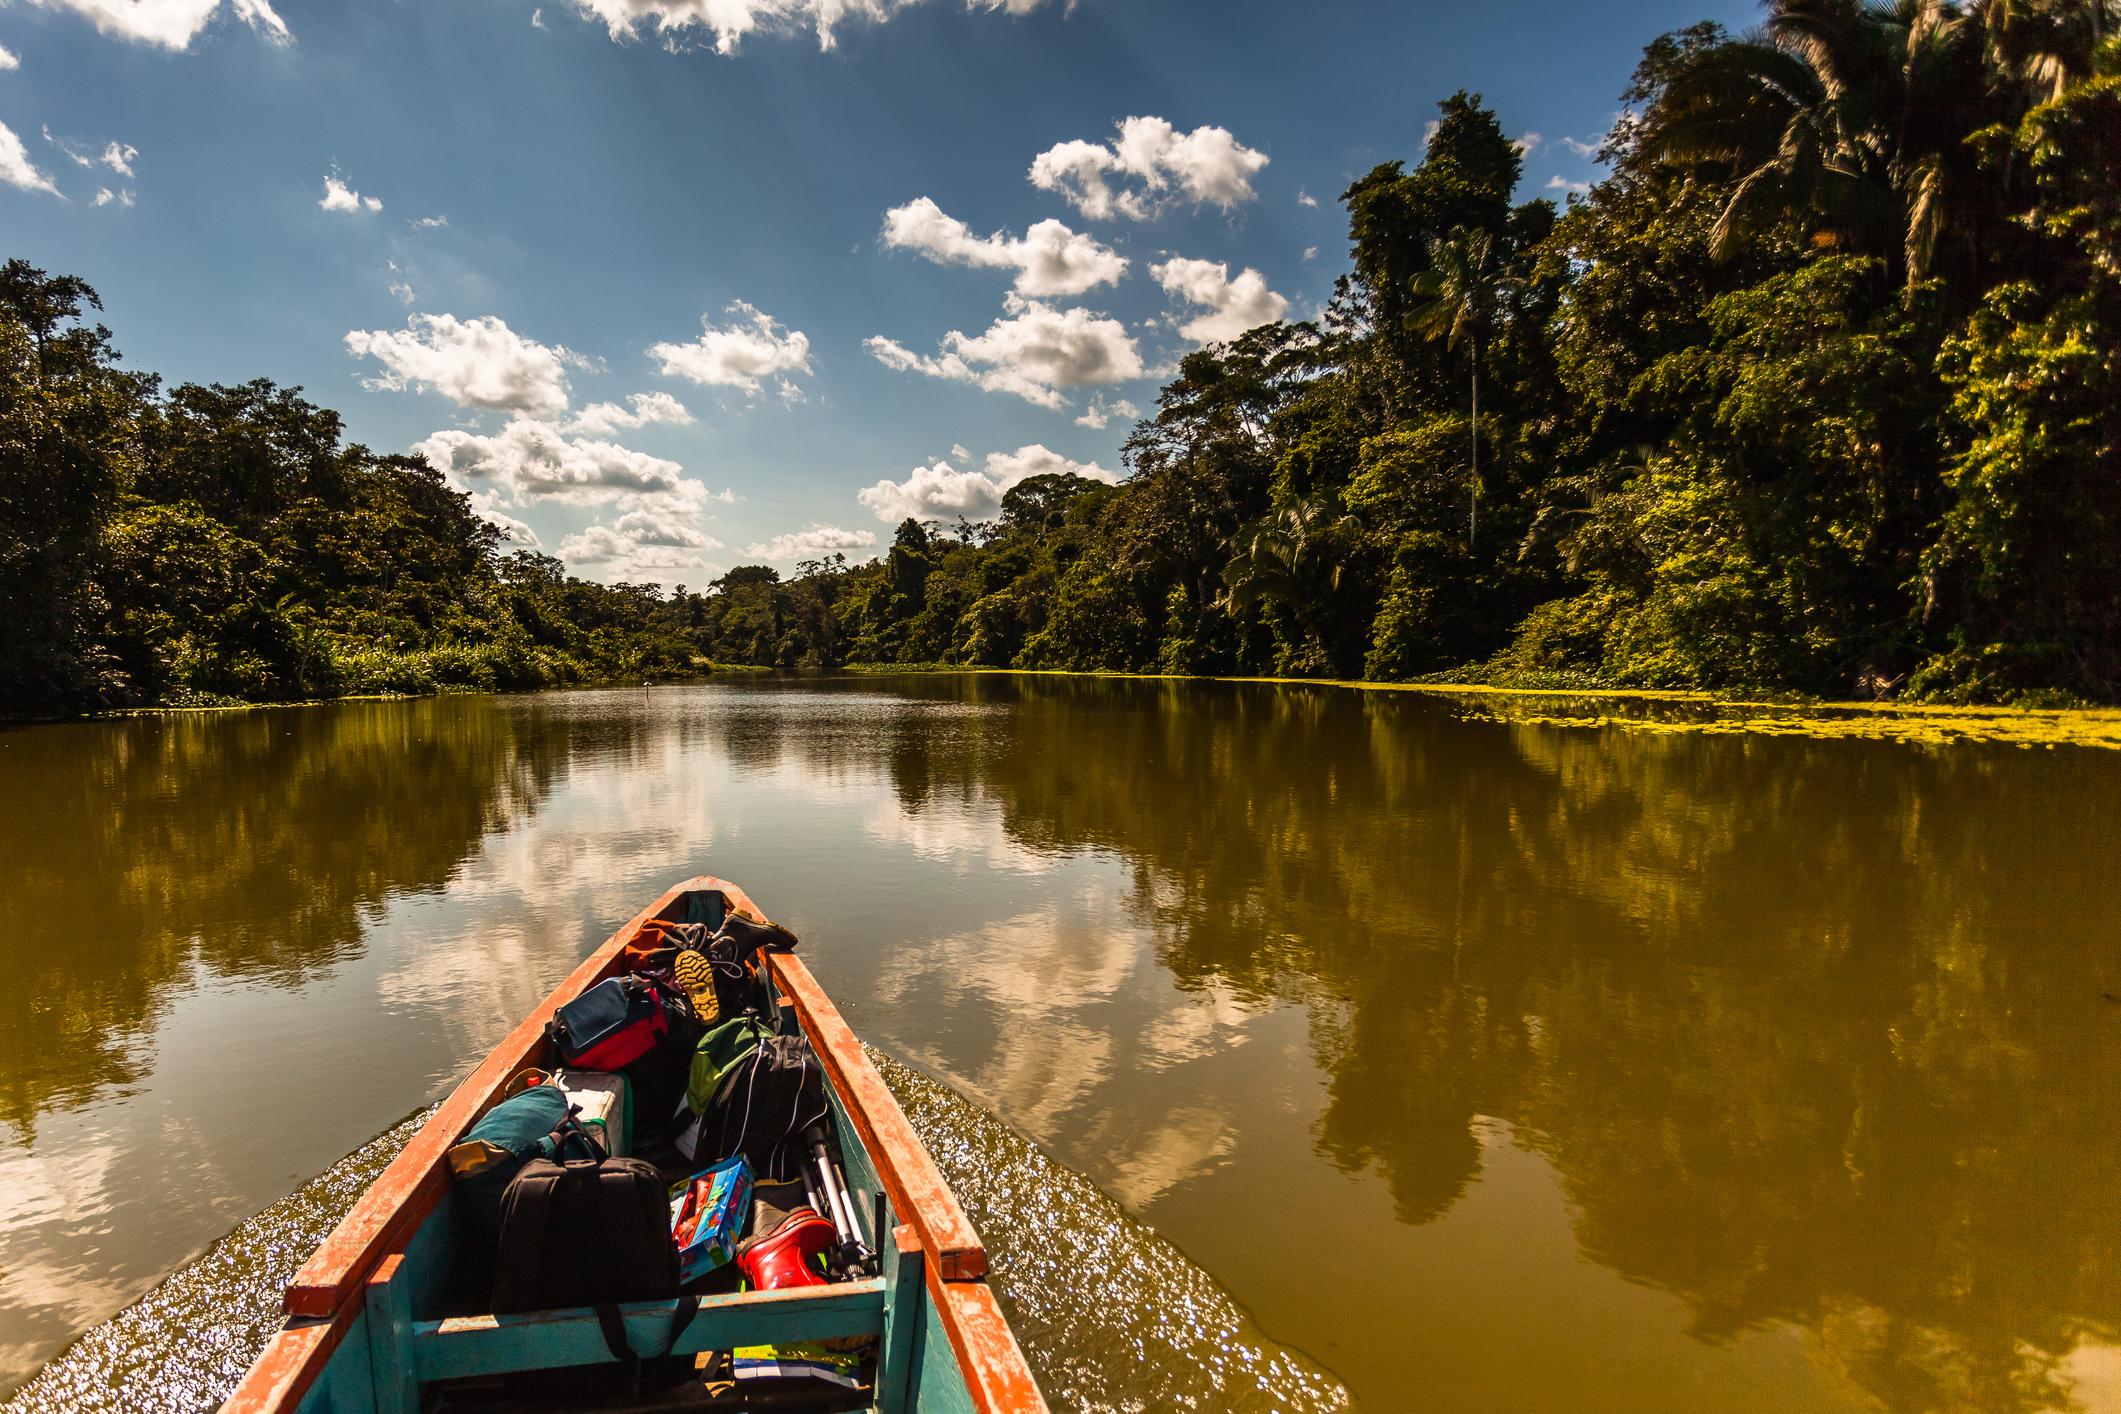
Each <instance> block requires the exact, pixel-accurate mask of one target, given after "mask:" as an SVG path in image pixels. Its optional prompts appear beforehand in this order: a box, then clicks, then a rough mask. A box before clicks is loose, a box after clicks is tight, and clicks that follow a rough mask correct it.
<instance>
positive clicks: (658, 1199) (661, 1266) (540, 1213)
mask: <svg viewBox="0 0 2121 1414" xmlns="http://www.w3.org/2000/svg"><path fill="white" fill-rule="evenodd" d="M677 1295H678V1253H677V1247H676V1245H675V1244H673V1243H672V1242H671V1240H670V1202H669V1199H668V1198H667V1197H666V1196H665V1192H664V1187H663V1180H662V1177H661V1175H659V1174H658V1173H657V1172H656V1169H655V1165H653V1164H650V1163H647V1162H645V1161H643V1160H640V1159H568V1160H565V1161H564V1162H559V1163H555V1162H553V1161H552V1160H551V1159H544V1158H538V1159H532V1160H531V1161H530V1162H529V1163H527V1164H525V1165H523V1169H522V1171H521V1172H520V1173H518V1174H517V1175H516V1176H515V1179H514V1181H512V1182H511V1183H510V1184H509V1185H508V1192H507V1193H506V1194H505V1195H504V1196H503V1197H502V1199H501V1245H500V1251H499V1252H498V1254H497V1255H496V1259H495V1262H494V1273H493V1301H492V1307H493V1310H494V1311H495V1312H496V1313H497V1314H498V1313H506V1312H511V1311H550V1310H559V1309H564V1308H567V1307H572V1306H589V1307H593V1308H594V1309H595V1311H596V1313H597V1319H598V1321H599V1322H600V1323H601V1324H602V1326H603V1330H604V1343H605V1345H606V1346H608V1347H609V1348H610V1350H611V1355H612V1358H613V1359H614V1360H618V1361H621V1362H623V1363H624V1364H626V1365H627V1366H628V1367H629V1368H630V1369H631V1371H632V1374H633V1378H634V1381H635V1384H636V1387H638V1386H639V1383H640V1380H641V1377H642V1366H641V1358H640V1356H639V1355H638V1354H636V1352H635V1351H634V1350H633V1348H632V1345H631V1343H630V1342H629V1341H628V1340H627V1338H626V1324H625V1321H624V1320H623V1319H622V1318H621V1316H620V1313H619V1303H620V1302H622V1301H658V1300H665V1299H668V1298H671V1297H675V1296H677ZM697 1309H698V1308H697V1306H696V1305H695V1304H694V1303H693V1302H691V1301H680V1302H679V1303H678V1305H677V1308H676V1310H675V1311H674V1312H673V1313H672V1317H671V1322H670V1334H669V1337H668V1339H667V1341H666V1342H665V1344H664V1347H663V1350H664V1351H667V1350H668V1349H669V1348H670V1347H671V1346H672V1345H675V1344H676V1343H677V1338H678V1336H679V1335H680V1334H682V1333H683V1332H684V1329H685V1327H686V1326H688V1325H690V1324H691V1322H692V1317H693V1315H694V1313H695V1312H696V1310H697ZM654 1353H655V1354H657V1355H660V1354H662V1353H663V1352H662V1351H658V1352H654ZM679 1363H682V1362H679Z"/></svg>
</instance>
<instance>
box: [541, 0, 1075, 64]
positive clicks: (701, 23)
mask: <svg viewBox="0 0 2121 1414" xmlns="http://www.w3.org/2000/svg"><path fill="white" fill-rule="evenodd" d="M919 3H920V0H574V4H575V8H576V9H577V10H579V11H581V13H582V14H583V15H585V16H587V17H589V18H591V19H595V20H601V21H603V23H604V26H605V28H606V29H608V30H609V31H610V33H611V37H612V38H613V39H615V40H624V39H632V38H634V37H636V36H637V35H638V34H639V33H640V32H641V31H642V30H649V31H652V32H654V33H655V34H657V35H659V36H661V38H662V39H663V42H664V43H665V44H666V45H670V46H672V47H676V46H677V45H678V44H679V43H681V42H682V41H684V40H686V39H688V38H690V37H691V36H692V35H693V34H694V32H698V33H699V34H701V35H705V36H709V37H711V38H712V40H713V43H714V49H715V52H716V53H719V54H734V53H736V51H737V49H738V47H739V46H740V45H741V44H742V43H743V41H744V39H745V37H746V36H747V35H750V34H752V33H754V32H758V33H764V34H790V33H794V32H795V31H798V30H805V29H807V30H809V31H811V32H812V33H813V34H815V35H816V36H817V42H818V47H819V48H820V49H830V48H832V46H833V44H834V43H835V42H836V34H837V30H838V27H839V24H840V22H841V21H842V20H846V19H861V20H868V21H871V22H872V23H881V22H882V21H884V20H888V19H890V18H891V17H892V16H893V15H895V14H897V13H898V12H899V11H901V10H904V9H907V8H908V7H910V6H912V5H916V4H919ZM1045 3H1047V0H964V5H965V8H966V9H968V10H985V11H996V10H999V11H1002V12H1004V13H1007V14H1011V15H1025V14H1029V13H1030V12H1031V11H1033V10H1036V9H1038V8H1039V6H1040V5H1042V4H1045Z"/></svg>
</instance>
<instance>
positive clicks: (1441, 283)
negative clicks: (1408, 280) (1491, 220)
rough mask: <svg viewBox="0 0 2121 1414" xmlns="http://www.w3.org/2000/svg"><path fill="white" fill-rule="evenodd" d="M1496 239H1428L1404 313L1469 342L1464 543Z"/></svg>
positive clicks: (1474, 508)
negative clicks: (1425, 262)
mask: <svg viewBox="0 0 2121 1414" xmlns="http://www.w3.org/2000/svg"><path fill="white" fill-rule="evenodd" d="M1494 250H1495V242H1494V239H1493V237H1491V236H1490V235H1489V234H1488V233H1487V232H1486V231H1468V230H1465V229H1463V228H1461V229H1459V230H1457V231H1454V232H1452V234H1451V236H1450V238H1449V239H1443V238H1432V239H1431V240H1430V241H1429V268H1428V269H1426V270H1424V271H1422V272H1421V273H1420V274H1419V275H1416V276H1415V277H1414V300H1415V304H1414V309H1413V311H1412V313H1411V314H1409V316H1408V323H1410V324H1411V325H1412V326H1413V327H1414V329H1415V331H1416V332H1417V333H1420V334H1422V335H1423V336H1424V337H1426V338H1430V339H1442V340H1443V341H1444V348H1445V350H1446V351H1447V352H1448V351H1456V349H1457V348H1458V345H1459V342H1460V340H1470V341H1471V343H1472V346H1473V348H1472V354H1473V357H1472V369H1473V461H1472V468H1473V469H1472V476H1471V479H1470V481H1469V483H1468V487H1467V496H1466V501H1467V513H1466V545H1467V546H1468V547H1469V548H1470V547H1471V546H1472V544H1473V541H1474V539H1475V538H1476V536H1477V535H1478V534H1479V531H1480V345H1481V341H1482V340H1483V339H1484V338H1486V336H1487V334H1488V331H1489V329H1490V328H1491V327H1492V326H1493V324H1494V322H1495V279H1494V276H1493V274H1492V273H1491V271H1490V268H1489V267H1490V266H1491V265H1492V264H1493V263H1494V262H1493V256H1494Z"/></svg>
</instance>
